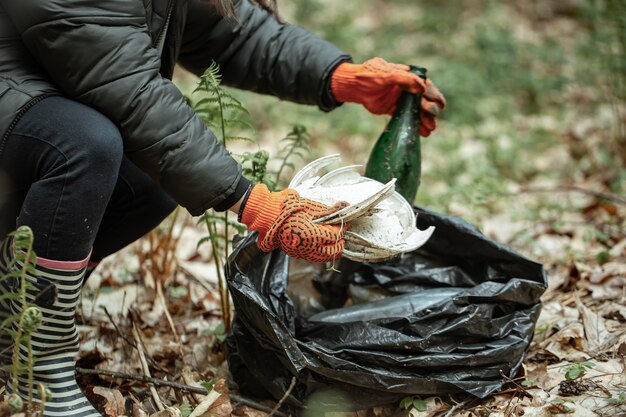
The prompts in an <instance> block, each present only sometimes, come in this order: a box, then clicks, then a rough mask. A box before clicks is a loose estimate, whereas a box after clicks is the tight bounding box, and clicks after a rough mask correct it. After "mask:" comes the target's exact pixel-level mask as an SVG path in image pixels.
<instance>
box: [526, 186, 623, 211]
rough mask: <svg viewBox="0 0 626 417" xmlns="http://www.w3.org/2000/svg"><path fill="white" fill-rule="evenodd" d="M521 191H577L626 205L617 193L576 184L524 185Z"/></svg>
mask: <svg viewBox="0 0 626 417" xmlns="http://www.w3.org/2000/svg"><path fill="white" fill-rule="evenodd" d="M519 192H520V193H553V192H576V193H582V194H587V195H592V196H594V197H597V198H602V199H604V200H609V201H612V202H614V203H617V204H622V205H625V206H626V199H624V198H622V197H619V196H617V195H615V194H611V193H605V192H602V191H595V190H588V189H586V188H581V187H576V186H575V185H557V186H556V187H522V188H520V190H519Z"/></svg>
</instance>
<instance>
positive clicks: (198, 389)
mask: <svg viewBox="0 0 626 417" xmlns="http://www.w3.org/2000/svg"><path fill="white" fill-rule="evenodd" d="M76 372H78V373H79V374H83V375H106V376H110V377H113V378H124V379H127V380H131V381H140V382H147V383H149V384H153V385H155V386H157V387H161V386H162V387H171V388H174V389H179V390H181V391H186V392H190V393H194V394H201V395H207V394H208V393H209V391H207V390H206V389H204V388H202V387H194V386H193V385H187V384H181V383H180V382H174V381H166V380H163V379H158V378H154V377H151V376H147V375H138V374H127V373H125V372H118V371H109V370H106V369H87V368H76ZM228 396H229V397H230V399H231V400H233V401H235V402H236V403H238V404H243V405H247V406H250V407H252V408H255V409H257V410H260V411H264V412H266V413H269V412H271V411H272V408H270V407H268V406H266V405H263V404H261V403H258V402H256V401H253V400H250V399H248V398H244V397H241V396H239V395H237V394H233V393H229V394H228ZM274 415H275V416H277V417H286V415H285V414H284V413H281V412H280V411H277V412H275V413H274Z"/></svg>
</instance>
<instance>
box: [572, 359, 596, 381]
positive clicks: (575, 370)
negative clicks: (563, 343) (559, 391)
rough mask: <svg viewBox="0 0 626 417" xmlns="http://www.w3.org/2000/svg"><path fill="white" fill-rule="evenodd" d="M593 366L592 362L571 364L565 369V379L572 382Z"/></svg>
mask: <svg viewBox="0 0 626 417" xmlns="http://www.w3.org/2000/svg"><path fill="white" fill-rule="evenodd" d="M594 366H595V364H594V363H593V362H581V363H573V364H571V365H570V366H568V367H566V368H565V379H567V380H569V381H573V380H575V379H578V378H580V377H582V376H583V375H585V373H586V372H587V370H589V369H591V368H593V367H594Z"/></svg>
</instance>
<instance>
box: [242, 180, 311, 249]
mask: <svg viewBox="0 0 626 417" xmlns="http://www.w3.org/2000/svg"><path fill="white" fill-rule="evenodd" d="M291 194H295V196H296V198H298V197H299V194H298V193H297V191H295V190H290V189H287V190H284V191H282V192H274V193H273V192H271V191H270V190H269V189H268V188H267V186H266V185H265V184H257V185H255V186H254V187H253V188H252V191H250V195H249V197H248V200H247V201H246V202H245V206H244V208H243V211H242V212H241V222H242V223H243V224H245V225H246V226H248V229H250V230H256V231H258V232H259V238H260V239H262V238H263V237H264V236H265V234H266V233H267V231H268V230H269V229H270V228H271V227H272V226H273V225H274V223H275V222H276V219H277V218H278V217H279V216H280V214H281V210H282V206H283V203H284V202H285V200H286V199H287V197H289V196H290V195H291Z"/></svg>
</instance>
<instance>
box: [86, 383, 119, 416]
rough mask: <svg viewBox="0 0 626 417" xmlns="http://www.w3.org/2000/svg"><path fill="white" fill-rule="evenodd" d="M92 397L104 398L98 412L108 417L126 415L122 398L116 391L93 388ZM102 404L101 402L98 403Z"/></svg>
mask: <svg viewBox="0 0 626 417" xmlns="http://www.w3.org/2000/svg"><path fill="white" fill-rule="evenodd" d="M91 392H92V395H94V396H100V397H102V398H104V405H103V407H102V408H99V410H100V411H101V412H102V413H103V414H104V415H106V416H108V417H119V416H123V415H126V406H125V401H124V396H123V395H122V393H121V392H119V391H118V390H116V389H109V388H105V387H93V389H92V390H91ZM99 404H102V402H99Z"/></svg>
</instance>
